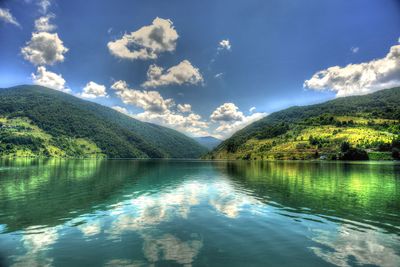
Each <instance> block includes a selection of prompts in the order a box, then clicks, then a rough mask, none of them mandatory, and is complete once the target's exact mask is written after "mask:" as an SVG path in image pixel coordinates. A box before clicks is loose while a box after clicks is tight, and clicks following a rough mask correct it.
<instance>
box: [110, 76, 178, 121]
mask: <svg viewBox="0 0 400 267" xmlns="http://www.w3.org/2000/svg"><path fill="white" fill-rule="evenodd" d="M111 88H112V89H114V90H116V94H117V95H118V96H119V97H120V98H121V100H122V101H123V102H124V103H125V104H132V105H135V106H137V107H139V108H142V109H144V110H146V111H149V112H152V113H163V112H166V111H167V110H169V108H170V107H172V106H174V105H175V103H174V101H173V99H171V98H169V99H164V98H163V97H162V96H161V95H160V93H159V92H157V91H141V90H135V89H131V88H129V86H128V84H127V83H126V82H125V81H117V82H115V83H114V84H113V85H112V86H111Z"/></svg>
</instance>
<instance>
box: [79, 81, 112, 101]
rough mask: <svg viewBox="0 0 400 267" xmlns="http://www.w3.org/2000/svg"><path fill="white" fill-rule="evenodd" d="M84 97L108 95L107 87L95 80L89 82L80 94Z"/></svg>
mask: <svg viewBox="0 0 400 267" xmlns="http://www.w3.org/2000/svg"><path fill="white" fill-rule="evenodd" d="M79 96H80V97H83V98H97V97H108V95H107V92H106V87H105V86H104V85H101V84H97V83H95V82H92V81H91V82H88V83H87V84H86V86H85V87H84V88H83V90H82V93H81V94H80V95H79Z"/></svg>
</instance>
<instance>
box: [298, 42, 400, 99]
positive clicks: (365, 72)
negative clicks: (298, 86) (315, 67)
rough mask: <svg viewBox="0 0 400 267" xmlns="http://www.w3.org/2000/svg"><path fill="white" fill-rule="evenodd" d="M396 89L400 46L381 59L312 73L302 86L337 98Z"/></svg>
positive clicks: (399, 66)
mask: <svg viewBox="0 0 400 267" xmlns="http://www.w3.org/2000/svg"><path fill="white" fill-rule="evenodd" d="M399 85H400V45H395V46H392V47H391V48H390V51H389V53H388V54H387V55H386V56H385V57H384V58H381V59H375V60H372V61H369V62H364V63H360V64H349V65H347V66H345V67H339V66H334V67H330V68H328V69H326V70H322V71H319V72H317V73H315V74H314V75H313V76H312V77H311V79H309V80H306V81H305V82H304V85H303V86H304V87H305V88H310V89H313V90H317V91H324V90H329V91H333V92H336V96H338V97H340V96H348V95H362V94H368V93H372V92H375V91H378V90H382V89H386V88H390V87H396V86H399Z"/></svg>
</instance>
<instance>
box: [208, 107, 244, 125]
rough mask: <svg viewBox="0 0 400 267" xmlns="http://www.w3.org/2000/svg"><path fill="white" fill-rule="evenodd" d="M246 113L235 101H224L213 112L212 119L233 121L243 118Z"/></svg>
mask: <svg viewBox="0 0 400 267" xmlns="http://www.w3.org/2000/svg"><path fill="white" fill-rule="evenodd" d="M243 118H244V115H243V113H242V112H241V111H239V108H238V107H237V106H236V105H235V104H233V103H224V104H223V105H221V106H219V107H218V108H217V109H216V110H214V112H213V113H212V114H211V116H210V119H211V120H212V121H215V122H221V121H222V122H232V121H241V120H243Z"/></svg>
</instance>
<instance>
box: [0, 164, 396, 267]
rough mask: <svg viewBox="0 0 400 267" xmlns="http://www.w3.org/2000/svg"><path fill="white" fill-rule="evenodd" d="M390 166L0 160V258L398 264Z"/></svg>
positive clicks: (22, 262) (48, 262) (35, 262)
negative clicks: (0, 255) (1, 163)
mask: <svg viewBox="0 0 400 267" xmlns="http://www.w3.org/2000/svg"><path fill="white" fill-rule="evenodd" d="M399 167H400V166H399V165H393V164H392V165H357V164H352V165H347V164H314V163H294V162H292V163H279V162H276V163H246V162H234V163H232V162H219V163H211V162H180V161H170V162H169V161H107V160H91V161H34V162H29V161H28V162H26V161H23V162H21V163H18V162H8V163H4V164H3V167H1V168H0V192H1V195H0V226H1V227H0V229H2V230H1V232H0V251H1V253H2V254H3V255H4V256H5V261H6V264H7V265H11V266H87V265H95V266H149V265H150V266H157V265H159V264H177V265H182V266H192V265H211V266H243V264H250V265H253V266H264V265H265V264H267V263H268V264H270V265H274V266H283V265H296V266H327V265H328V266H329V264H331V265H337V266H354V265H377V266H398V265H399V264H400V255H399V251H400V245H399V244H400V215H399V211H400V204H399V201H400V192H399V186H400V177H399V173H400V172H399V171H400V168H399ZM292 259H297V260H296V262H292V261H291V260H292Z"/></svg>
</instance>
